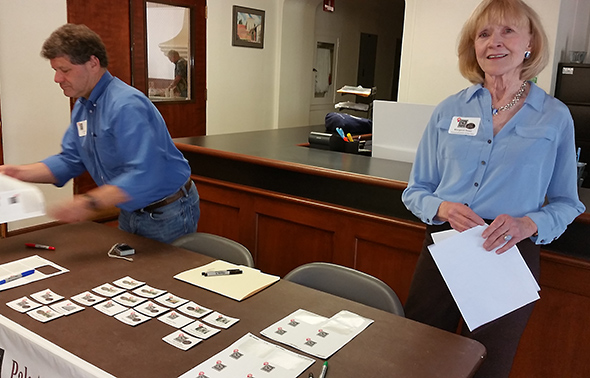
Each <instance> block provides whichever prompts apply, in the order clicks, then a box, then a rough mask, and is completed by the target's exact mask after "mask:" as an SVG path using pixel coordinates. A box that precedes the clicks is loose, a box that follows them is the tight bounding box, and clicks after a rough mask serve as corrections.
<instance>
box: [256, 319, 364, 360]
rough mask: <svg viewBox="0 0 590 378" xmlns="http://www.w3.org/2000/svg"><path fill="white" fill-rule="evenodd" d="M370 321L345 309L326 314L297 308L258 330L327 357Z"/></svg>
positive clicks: (285, 342)
mask: <svg viewBox="0 0 590 378" xmlns="http://www.w3.org/2000/svg"><path fill="white" fill-rule="evenodd" d="M371 323H373V320H372V319H367V318H363V317H362V316H360V315H357V314H355V313H352V312H350V311H346V310H342V311H340V312H339V313H337V314H336V315H334V316H332V317H331V318H326V317H323V316H320V315H317V314H314V313H313V312H309V311H306V310H303V309H299V310H297V311H295V312H293V313H291V314H290V315H288V316H286V317H285V318H283V319H281V320H279V321H278V322H276V323H274V324H273V325H271V326H270V327H268V328H266V329H264V330H262V331H261V332H260V333H261V334H262V335H263V336H266V337H268V338H269V339H272V340H275V341H278V342H280V343H283V344H286V345H289V346H291V347H294V348H297V349H299V350H301V351H303V352H305V353H309V354H311V355H312V356H316V357H319V358H322V359H328V358H329V357H330V356H331V355H333V354H334V353H336V352H337V351H338V350H339V349H340V348H342V347H343V346H344V345H346V344H347V343H348V342H349V341H350V340H352V339H353V338H355V337H356V336H357V335H358V334H359V333H361V332H362V331H363V330H364V329H365V328H367V327H368V326H369V325H371Z"/></svg>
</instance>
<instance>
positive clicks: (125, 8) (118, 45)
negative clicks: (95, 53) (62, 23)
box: [67, 0, 131, 84]
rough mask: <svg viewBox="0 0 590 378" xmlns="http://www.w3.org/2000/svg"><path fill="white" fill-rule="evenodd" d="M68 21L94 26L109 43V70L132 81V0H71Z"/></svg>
mask: <svg viewBox="0 0 590 378" xmlns="http://www.w3.org/2000/svg"><path fill="white" fill-rule="evenodd" d="M67 7H68V22H69V23H73V24H85V25H86V26H88V27H89V28H90V29H92V30H94V31H95V32H96V33H97V34H98V35H100V38H101V39H102V41H103V42H104V44H105V47H106V48H107V53H108V57H109V71H110V72H111V74H113V75H114V76H116V77H118V78H119V79H121V80H123V81H124V82H126V83H127V84H131V44H130V43H131V34H130V30H131V27H130V20H129V13H130V6H129V1H122V0H100V1H88V0H68V2H67Z"/></svg>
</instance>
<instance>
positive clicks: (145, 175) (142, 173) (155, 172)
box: [42, 71, 190, 211]
mask: <svg viewBox="0 0 590 378" xmlns="http://www.w3.org/2000/svg"><path fill="white" fill-rule="evenodd" d="M42 162H43V163H44V164H46V165H47V166H48V167H49V169H50V170H51V172H52V173H53V175H54V176H55V178H56V180H57V182H56V185H57V186H63V185H64V184H65V183H66V182H67V181H69V180H70V179H72V178H74V177H76V176H78V175H80V174H82V173H83V172H84V171H86V170H87V171H88V172H89V173H90V175H91V176H92V178H93V179H94V181H95V182H96V184H97V185H99V186H100V185H107V184H108V185H114V186H117V187H118V188H120V189H122V190H123V191H124V192H125V193H127V195H128V196H129V197H130V198H131V200H129V201H127V202H125V203H122V204H119V205H118V206H119V207H120V208H121V209H124V210H127V211H134V210H137V209H140V208H143V207H145V206H147V205H148V204H150V203H152V202H155V201H157V200H160V199H162V198H164V197H166V196H169V195H170V194H173V193H175V192H176V191H177V190H178V189H179V188H180V187H181V186H182V185H183V184H184V183H185V182H186V181H187V180H188V177H189V175H190V167H189V164H188V162H187V161H186V159H185V158H184V156H183V155H182V153H181V152H180V151H179V150H178V149H177V148H176V146H175V145H174V143H173V142H172V139H171V138H170V134H169V133H168V129H167V127H166V123H165V122H164V119H163V118H162V116H161V115H160V113H159V112H158V110H157V109H156V107H155V106H154V105H153V104H152V103H151V101H150V100H149V99H148V98H147V97H146V96H145V95H144V94H143V93H141V92H140V91H138V90H137V89H135V88H133V87H131V86H129V85H127V84H125V83H124V82H122V81H121V80H119V79H118V78H114V77H113V76H112V75H111V74H110V73H109V72H108V71H107V72H106V73H105V74H104V75H103V76H102V77H101V79H100V81H99V82H98V83H97V84H96V86H95V87H94V89H93V90H92V93H91V94H90V97H89V98H88V99H85V98H79V99H78V100H77V101H76V104H75V105H74V109H73V111H72V119H71V124H70V126H69V127H68V129H67V131H66V133H65V135H64V137H63V140H62V151H61V153H59V154H57V155H54V156H50V157H48V158H47V159H45V160H43V161H42Z"/></svg>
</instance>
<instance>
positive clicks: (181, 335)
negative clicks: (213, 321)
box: [162, 331, 202, 350]
mask: <svg viewBox="0 0 590 378" xmlns="http://www.w3.org/2000/svg"><path fill="white" fill-rule="evenodd" d="M162 340H164V341H165V342H167V343H168V344H170V345H173V346H175V347H177V348H178V349H182V350H188V349H190V348H192V347H194V346H195V345H197V344H198V343H200V342H201V341H202V340H201V339H197V338H196V337H193V336H191V335H189V334H187V333H185V332H182V331H174V332H172V333H171V334H169V335H168V336H166V337H163V338H162Z"/></svg>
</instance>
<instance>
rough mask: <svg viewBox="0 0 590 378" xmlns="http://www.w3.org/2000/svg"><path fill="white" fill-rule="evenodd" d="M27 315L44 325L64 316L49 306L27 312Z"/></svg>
mask: <svg viewBox="0 0 590 378" xmlns="http://www.w3.org/2000/svg"><path fill="white" fill-rule="evenodd" d="M27 315H29V316H30V317H31V318H33V319H35V320H38V321H40V322H42V323H46V322H48V321H50V320H53V319H57V318H59V317H60V316H62V314H60V313H59V312H57V311H54V310H52V309H50V308H49V306H42V307H39V308H37V309H35V310H31V311H29V312H27Z"/></svg>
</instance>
